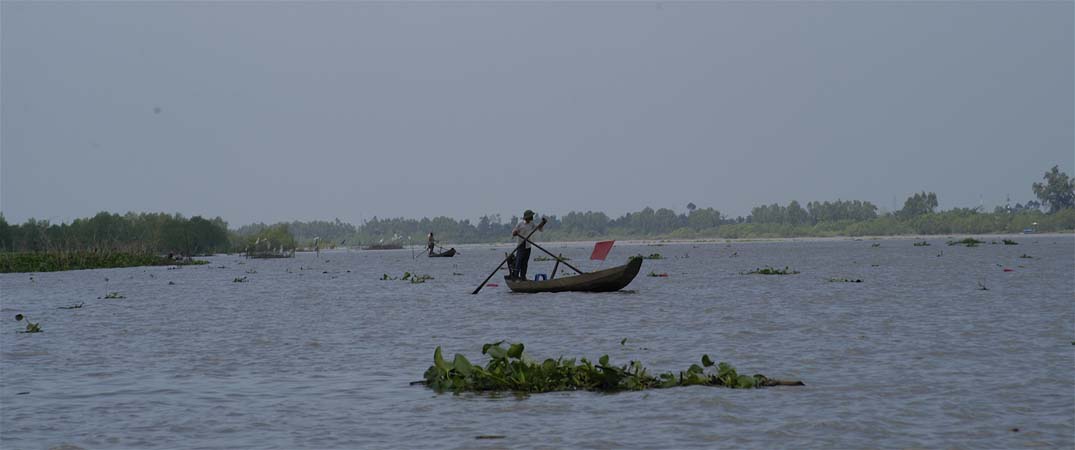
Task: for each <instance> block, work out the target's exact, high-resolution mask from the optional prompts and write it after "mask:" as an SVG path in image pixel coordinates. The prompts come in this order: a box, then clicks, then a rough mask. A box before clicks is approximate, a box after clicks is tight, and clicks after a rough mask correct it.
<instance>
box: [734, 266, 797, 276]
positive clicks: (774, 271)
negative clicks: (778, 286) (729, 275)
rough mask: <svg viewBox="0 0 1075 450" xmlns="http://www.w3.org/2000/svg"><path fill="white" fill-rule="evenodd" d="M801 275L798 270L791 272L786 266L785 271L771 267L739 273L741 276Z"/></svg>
mask: <svg viewBox="0 0 1075 450" xmlns="http://www.w3.org/2000/svg"><path fill="white" fill-rule="evenodd" d="M797 273H799V271H797V270H791V269H790V268H788V266H784V268H783V269H776V268H773V267H770V266H765V267H762V268H758V269H754V270H751V271H749V272H739V274H740V275H795V274H797Z"/></svg>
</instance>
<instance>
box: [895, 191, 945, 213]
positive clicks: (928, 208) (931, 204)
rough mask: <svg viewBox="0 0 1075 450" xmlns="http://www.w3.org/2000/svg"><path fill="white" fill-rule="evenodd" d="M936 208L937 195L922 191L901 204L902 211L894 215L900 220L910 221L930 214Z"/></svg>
mask: <svg viewBox="0 0 1075 450" xmlns="http://www.w3.org/2000/svg"><path fill="white" fill-rule="evenodd" d="M935 208H937V194H934V193H932V192H926V191H922V192H920V193H918V194H915V195H912V196H910V197H908V198H907V201H905V202H903V209H901V210H899V212H897V213H896V215H898V216H899V217H900V218H901V219H911V218H914V217H918V216H921V215H923V214H929V213H932V212H933V210H934V209H935Z"/></svg>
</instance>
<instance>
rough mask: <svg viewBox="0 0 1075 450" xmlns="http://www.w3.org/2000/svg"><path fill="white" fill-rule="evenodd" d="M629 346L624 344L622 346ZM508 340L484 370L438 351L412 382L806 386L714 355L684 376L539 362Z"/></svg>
mask: <svg viewBox="0 0 1075 450" xmlns="http://www.w3.org/2000/svg"><path fill="white" fill-rule="evenodd" d="M623 342H626V339H625V340H624V341H621V344H622V343H623ZM503 343H504V341H500V342H495V343H491V344H485V345H484V346H482V354H484V355H488V356H489V362H488V363H486V365H485V366H484V367H483V366H480V365H477V364H472V363H471V362H470V361H469V360H467V358H466V357H465V356H463V355H461V354H456V355H455V357H454V358H453V359H452V361H451V362H448V361H447V360H445V359H444V356H443V354H442V352H441V348H440V347H437V349H436V350H435V351H434V352H433V365H432V366H430V367H429V369H427V370H426V372H425V375H424V379H423V380H422V381H416V382H414V383H412V384H423V385H426V386H428V387H430V388H432V389H433V390H435V391H437V392H443V391H452V392H456V393H459V392H468V391H470V392H487V391H515V392H525V393H541V392H555V391H600V392H620V391H639V390H643V389H662V388H671V387H677V386H693V385H699V386H719V387H727V388H739V389H749V388H759V387H766V386H802V385H803V383H802V382H801V381H782V380H774V379H771V378H768V377H766V376H764V375H761V374H755V375H740V374H739V373H738V372H737V371H736V370H735V368H734V367H732V366H731V365H729V364H727V363H719V364H717V363H714V362H713V360H712V359H710V357H709V355H702V359H701V363H702V365H700V366H699V365H698V364H692V365H691V366H690V367H689V368H688V369H687V370H684V371H681V372H679V373H678V374H676V373H672V372H666V373H661V374H657V375H656V376H654V375H650V373H649V371H648V370H647V369H646V368H645V367H643V366H642V363H640V362H638V361H631V362H629V363H627V364H624V365H622V366H615V365H612V364H611V363H610V362H609V357H608V355H604V356H601V357H600V358H598V360H597V362H596V363H594V362H593V361H590V360H587V359H586V358H581V359H580V360H579V361H578V363H576V362H575V359H574V358H571V359H564V358H562V357H561V358H557V359H546V360H544V361H542V362H540V363H539V362H537V361H535V360H533V359H531V358H530V357H528V356H527V355H525V354H523V349H524V348H525V347H524V345H523V344H521V343H517V344H510V345H509V346H508V348H504V347H502V344H503Z"/></svg>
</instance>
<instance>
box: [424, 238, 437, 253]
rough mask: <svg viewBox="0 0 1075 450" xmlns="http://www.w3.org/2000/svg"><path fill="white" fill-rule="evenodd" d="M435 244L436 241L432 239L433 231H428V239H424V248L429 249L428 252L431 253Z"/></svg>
mask: <svg viewBox="0 0 1075 450" xmlns="http://www.w3.org/2000/svg"><path fill="white" fill-rule="evenodd" d="M435 245H437V241H436V240H434V239H433V233H429V239H428V240H426V248H428V249H429V254H430V255H432V254H433V247H434V246H435Z"/></svg>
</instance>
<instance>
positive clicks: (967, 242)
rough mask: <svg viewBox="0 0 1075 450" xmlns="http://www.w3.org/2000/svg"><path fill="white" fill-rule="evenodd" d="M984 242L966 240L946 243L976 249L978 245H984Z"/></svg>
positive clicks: (972, 239) (971, 239)
mask: <svg viewBox="0 0 1075 450" xmlns="http://www.w3.org/2000/svg"><path fill="white" fill-rule="evenodd" d="M984 243H985V242H983V241H979V240H977V239H974V238H966V239H963V240H962V241H948V245H950V246H951V245H965V246H967V247H977V246H978V244H984Z"/></svg>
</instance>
